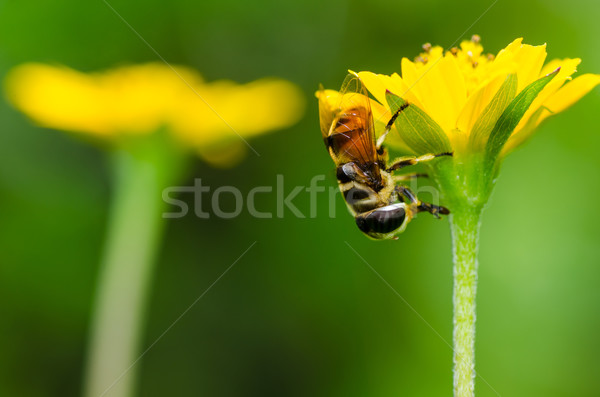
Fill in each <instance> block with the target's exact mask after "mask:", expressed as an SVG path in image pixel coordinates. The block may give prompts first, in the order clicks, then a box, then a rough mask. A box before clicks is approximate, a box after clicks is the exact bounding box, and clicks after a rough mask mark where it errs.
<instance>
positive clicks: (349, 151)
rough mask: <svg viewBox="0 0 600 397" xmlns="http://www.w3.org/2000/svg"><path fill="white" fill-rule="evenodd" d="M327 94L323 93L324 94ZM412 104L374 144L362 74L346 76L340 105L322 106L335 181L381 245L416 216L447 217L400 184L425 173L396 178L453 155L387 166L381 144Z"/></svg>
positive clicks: (444, 210)
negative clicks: (408, 169)
mask: <svg viewBox="0 0 600 397" xmlns="http://www.w3.org/2000/svg"><path fill="white" fill-rule="evenodd" d="M320 95H324V91H323V90H321V91H320ZM407 106H410V105H409V104H407V105H404V106H403V107H401V108H400V109H398V111H397V112H396V113H395V114H394V115H393V116H392V117H391V119H390V120H389V122H388V123H387V125H386V127H385V131H384V132H383V134H382V135H381V137H380V138H379V140H377V141H376V139H375V128H374V123H373V113H372V111H371V104H370V99H369V96H368V93H367V90H366V88H365V87H364V85H363V84H362V82H361V81H360V79H359V77H358V75H356V74H355V73H352V72H351V74H349V75H348V77H347V78H346V80H345V81H344V84H343V85H342V89H341V90H340V104H339V106H338V107H337V108H334V109H331V108H330V107H328V106H326V105H325V104H324V103H321V101H320V104H319V113H320V119H321V132H322V134H323V139H324V141H325V146H326V148H327V150H328V151H329V154H330V156H331V158H332V159H333V161H334V163H335V165H336V177H337V180H338V184H339V187H340V190H341V192H342V195H343V196H344V200H345V201H346V204H347V206H348V209H349V210H350V213H352V215H353V216H354V218H355V219H356V225H357V226H358V228H359V229H360V230H361V231H362V232H363V233H365V234H366V235H367V236H368V237H370V238H372V239H377V240H387V239H398V237H397V234H399V233H402V232H403V231H404V230H405V229H406V226H407V225H408V223H409V222H410V220H411V219H412V218H413V217H414V216H415V214H417V213H418V212H422V211H426V212H429V213H431V214H432V215H433V216H435V217H436V218H439V217H440V216H439V215H440V214H444V215H447V214H449V213H450V211H449V210H448V209H447V208H444V207H441V206H437V205H433V204H429V203H425V202H422V201H420V200H419V199H418V198H417V196H416V195H415V194H414V193H413V192H412V191H411V190H409V189H408V188H407V187H406V186H403V185H402V184H400V182H402V181H406V180H409V179H411V178H416V177H419V176H425V175H424V174H408V175H394V174H393V173H394V171H397V170H400V169H402V168H404V167H407V166H410V165H414V164H417V163H419V162H425V161H430V160H433V159H435V158H436V157H440V156H451V155H452V153H440V154H425V155H423V156H419V157H416V156H405V157H400V158H398V159H396V160H394V161H393V162H392V163H391V164H390V165H388V163H387V160H388V153H387V150H386V149H385V147H384V146H383V142H384V140H385V137H386V136H387V134H388V133H389V132H390V130H391V128H392V126H393V125H394V121H395V120H396V118H397V117H398V115H399V114H400V112H402V111H403V110H404V109H406V107H407Z"/></svg>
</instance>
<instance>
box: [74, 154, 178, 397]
mask: <svg viewBox="0 0 600 397" xmlns="http://www.w3.org/2000/svg"><path fill="white" fill-rule="evenodd" d="M165 154H168V149H161V148H160V145H156V144H152V143H150V144H147V145H144V146H141V145H140V146H135V147H134V148H133V150H132V148H131V147H128V149H127V150H125V149H122V150H119V151H117V152H116V153H114V158H113V160H114V170H115V175H114V177H115V181H114V182H115V184H114V186H113V188H114V190H113V197H112V203H111V210H110V213H109V221H108V229H107V239H106V243H105V248H104V253H103V256H102V258H101V264H100V275H99V278H98V284H97V290H96V296H95V302H94V310H93V313H92V322H91V329H90V339H89V346H88V357H87V358H88V361H87V367H86V373H85V382H84V396H86V397H101V396H111V397H130V396H132V395H134V394H135V390H134V389H135V367H134V363H135V362H136V360H137V359H138V355H139V353H140V352H139V345H140V336H141V334H142V330H143V326H144V319H145V309H146V306H147V301H148V295H149V290H150V285H151V282H152V275H153V271H154V265H155V256H156V253H157V251H158V248H159V245H160V240H161V237H162V229H163V227H162V226H163V219H162V211H163V206H164V203H163V200H162V189H163V188H164V187H165V185H166V183H167V182H168V181H170V180H171V178H169V177H170V176H171V175H170V171H172V170H173V169H171V168H170V166H169V165H168V163H167V162H166V161H165V160H166V159H167V158H168V157H167V156H165Z"/></svg>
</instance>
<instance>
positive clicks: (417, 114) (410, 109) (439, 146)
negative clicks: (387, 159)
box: [385, 91, 452, 154]
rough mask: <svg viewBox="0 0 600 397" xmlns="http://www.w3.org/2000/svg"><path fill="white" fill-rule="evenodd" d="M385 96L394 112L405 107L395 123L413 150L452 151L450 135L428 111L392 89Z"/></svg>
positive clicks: (422, 152)
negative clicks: (392, 91)
mask: <svg viewBox="0 0 600 397" xmlns="http://www.w3.org/2000/svg"><path fill="white" fill-rule="evenodd" d="M385 97H386V100H387V103H388V105H389V107H390V110H391V111H392V114H395V113H396V112H397V111H398V109H400V108H404V109H403V110H402V111H401V112H400V113H399V114H398V117H397V118H396V121H395V122H394V125H395V126H396V129H397V130H398V133H399V134H400V137H401V138H402V140H403V141H404V142H405V143H406V145H407V146H408V147H409V148H410V149H411V150H412V151H414V152H415V153H416V154H425V153H434V154H437V153H446V152H451V151H452V146H451V145H450V141H449V140H448V136H447V135H446V133H445V132H444V130H443V129H442V127H440V126H439V125H438V124H437V123H436V122H435V121H434V120H433V119H432V118H431V117H429V115H428V114H427V113H425V112H424V111H423V110H421V109H419V108H418V107H417V105H415V104H413V103H408V102H407V101H405V100H404V99H402V98H400V97H399V96H397V95H394V94H392V93H391V92H390V91H388V92H386V94H385Z"/></svg>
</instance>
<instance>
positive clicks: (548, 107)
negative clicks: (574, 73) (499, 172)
mask: <svg viewBox="0 0 600 397" xmlns="http://www.w3.org/2000/svg"><path fill="white" fill-rule="evenodd" d="M555 78H556V77H555ZM598 84H600V75H597V74H584V75H581V76H579V77H577V78H576V79H574V80H573V81H571V82H569V83H567V84H565V85H564V86H562V87H561V88H560V89H559V90H557V91H556V92H555V93H554V94H553V95H552V96H550V97H549V98H547V99H546V100H545V101H544V104H543V105H542V107H538V109H536V111H535V112H534V113H533V114H532V117H534V118H535V116H536V114H537V113H538V112H539V115H538V117H537V119H531V122H529V120H528V122H527V123H525V124H523V125H521V123H520V124H519V126H518V127H517V128H516V129H515V132H514V133H513V134H512V136H511V137H510V139H509V140H508V142H507V143H506V147H505V151H506V152H508V151H510V150H512V149H514V148H515V147H517V146H519V145H520V144H521V143H523V142H525V141H526V140H527V139H529V137H530V136H531V135H532V134H533V133H534V132H535V129H536V128H535V127H536V126H537V125H539V124H540V123H541V122H542V121H543V120H544V119H546V118H548V117H550V116H552V115H555V114H556V113H559V112H562V111H563V110H565V109H566V108H568V107H569V106H571V105H573V104H574V103H575V102H577V101H578V100H579V99H581V98H582V97H583V96H584V95H585V94H587V93H588V92H590V91H591V90H592V89H593V88H594V87H596V86H597V85H598ZM533 122H535V124H534V123H533Z"/></svg>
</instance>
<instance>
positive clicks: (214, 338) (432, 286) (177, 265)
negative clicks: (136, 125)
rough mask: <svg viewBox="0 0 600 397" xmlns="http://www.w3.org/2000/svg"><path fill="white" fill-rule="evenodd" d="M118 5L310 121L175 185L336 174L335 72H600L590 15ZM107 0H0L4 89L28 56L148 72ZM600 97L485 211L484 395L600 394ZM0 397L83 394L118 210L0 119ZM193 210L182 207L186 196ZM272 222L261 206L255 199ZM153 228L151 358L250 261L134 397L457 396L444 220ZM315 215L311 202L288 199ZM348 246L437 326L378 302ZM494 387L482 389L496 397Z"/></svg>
mask: <svg viewBox="0 0 600 397" xmlns="http://www.w3.org/2000/svg"><path fill="white" fill-rule="evenodd" d="M110 4H111V5H112V6H113V7H114V9H115V10H117V11H118V12H119V13H120V14H121V15H122V16H123V18H124V19H125V20H127V21H128V22H129V23H130V24H131V25H132V26H133V27H134V28H135V29H136V30H137V31H138V32H139V33H140V34H141V36H143V37H144V39H145V40H147V41H148V42H149V43H150V44H151V45H152V46H153V47H154V48H155V49H156V50H157V51H158V52H159V53H160V54H161V55H162V56H163V57H164V58H165V59H166V60H168V61H169V62H171V63H174V64H185V65H190V66H192V67H195V68H197V69H198V70H200V71H201V72H202V73H203V75H204V76H205V78H206V79H207V80H214V79H220V78H228V79H233V80H236V81H238V82H247V81H250V80H254V79H256V78H259V77H262V76H266V75H273V76H279V77H283V78H287V79H289V80H291V81H293V82H296V83H297V84H299V85H300V86H301V87H302V88H303V90H304V91H305V93H306V96H307V98H308V103H309V106H308V108H307V114H306V116H305V117H304V119H303V120H302V121H301V122H300V123H299V124H298V125H296V126H295V127H293V128H291V129H289V130H287V131H281V132H278V133H275V134H272V135H265V136H262V137H260V138H258V139H254V140H252V145H253V146H254V147H255V148H256V150H257V151H258V152H259V153H260V154H261V156H260V157H257V156H254V155H252V154H250V155H249V157H248V158H247V159H246V161H244V162H243V163H242V164H241V165H240V166H237V167H236V168H234V169H232V170H216V169H211V168H209V167H208V166H206V165H205V164H203V163H201V162H200V161H198V162H197V163H195V164H194V167H193V170H192V172H190V173H189V177H188V180H186V181H185V183H187V184H192V183H193V182H192V181H193V178H194V177H196V178H202V181H203V184H205V185H209V186H211V187H213V190H214V188H216V187H218V186H222V185H232V186H236V187H238V188H239V189H240V190H241V191H242V192H244V193H245V192H248V191H249V190H250V189H252V188H253V187H255V186H258V185H274V184H275V180H276V175H277V174H282V175H284V177H285V191H286V192H289V191H291V190H292V188H293V187H294V186H296V185H305V186H306V185H308V184H309V182H310V180H311V178H312V177H313V176H314V175H317V174H322V173H325V174H327V175H328V179H327V182H326V184H327V185H328V186H335V179H334V174H333V171H332V168H333V163H332V162H331V160H330V159H329V157H328V155H327V153H326V151H325V149H324V147H323V144H322V142H321V137H320V133H319V128H318V114H317V106H316V100H314V96H313V95H314V94H313V93H314V91H315V89H316V88H317V85H318V84H319V83H323V84H324V85H325V86H326V87H330V88H337V87H339V85H340V83H341V81H342V80H343V78H344V75H345V71H346V69H348V68H352V69H354V70H371V71H376V72H379V73H391V72H394V71H398V70H399V62H400V59H401V57H402V56H409V57H413V56H415V55H416V54H417V52H418V51H419V49H420V46H421V44H423V43H424V42H432V43H434V44H440V45H442V46H444V47H447V46H449V45H451V44H453V43H454V42H455V41H457V40H460V39H468V38H469V37H471V35H472V34H474V33H477V34H479V35H481V37H482V43H483V45H484V47H485V49H486V51H489V52H493V53H496V52H497V51H498V50H499V49H501V48H502V47H504V46H505V45H506V44H508V43H509V42H510V41H512V40H513V39H514V38H516V37H520V36H523V37H525V41H526V42H527V43H530V44H542V43H544V42H547V43H548V51H549V58H555V57H559V58H562V57H581V58H582V59H583V63H582V65H581V66H580V67H579V71H580V73H581V72H600V45H599V44H598V37H600V23H598V20H599V18H600V6H599V5H598V3H597V2H596V1H592V0H571V1H569V2H564V1H560V0H544V1H541V0H540V1H523V0H501V1H498V2H497V3H496V4H495V5H494V6H493V7H492V8H491V9H490V10H489V11H488V12H487V14H485V15H484V16H483V17H482V18H481V19H480V20H479V21H478V22H477V23H475V24H474V25H473V26H472V27H470V28H469V26H471V24H473V22H474V21H475V20H476V19H477V18H478V17H479V16H480V15H481V14H482V13H483V12H484V11H485V10H486V9H487V8H488V7H489V6H490V5H491V4H492V3H491V2H487V1H483V2H481V1H465V2H459V3H457V2H447V1H442V0H425V1H420V2H416V1H410V2H407V1H400V2H386V1H383V0H378V1H371V2H369V3H368V4H367V3H360V2H357V1H329V0H311V1H304V2H297V3H292V2H285V3H284V2H280V1H274V0H273V1H254V2H242V1H236V0H205V1H202V2H199V1H193V0H177V1H171V2H161V1H156V0H152V1H146V2H143V3H140V2H134V1H124V0H111V1H110ZM156 60H157V58H156V55H155V54H154V53H153V52H152V51H151V50H150V49H149V48H148V47H147V46H146V45H144V43H143V42H142V41H140V39H139V38H138V37H136V35H135V34H134V33H133V32H132V31H131V30H129V28H128V27H127V26H126V25H125V24H124V23H123V22H122V21H121V20H120V19H119V18H118V17H117V16H116V15H115V14H114V13H113V12H112V11H111V9H110V8H109V7H108V6H107V5H106V4H104V2H102V1H91V2H82V1H76V0H68V1H67V0H65V1H49V0H44V1H40V0H38V1H16V0H15V1H1V2H0V75H1V76H4V75H5V74H6V72H7V71H8V70H9V69H10V68H11V67H13V66H15V65H17V64H19V63H23V62H27V61H41V62H48V63H60V64H66V65H68V66H71V67H73V68H76V69H79V70H83V71H93V70H99V69H105V68H108V67H112V66H115V65H121V64H128V63H138V62H147V61H156ZM599 107H600V90H598V89H596V90H594V91H593V92H592V93H591V94H589V95H588V96H587V97H585V98H584V99H583V100H582V101H581V103H579V104H578V105H576V106H575V107H574V108H572V109H570V110H568V111H567V112H565V113H564V114H561V115H559V116H557V117H556V118H551V119H550V120H548V121H547V122H546V123H545V124H543V126H542V127H541V128H540V130H539V132H538V134H537V135H536V136H535V137H534V139H533V140H532V141H531V142H530V143H529V144H527V145H526V146H525V147H524V148H523V149H520V150H518V151H517V152H515V153H514V154H512V155H511V156H510V157H509V158H508V159H507V161H506V162H505V163H504V167H503V170H502V172H501V178H500V180H499V183H498V185H497V188H496V191H495V193H494V196H493V198H492V200H491V203H490V205H489V207H488V209H487V211H486V213H485V216H484V223H483V228H482V241H481V246H480V248H481V255H480V278H479V279H480V283H479V291H478V307H477V309H478V319H477V321H478V323H477V326H478V328H477V365H478V372H479V373H480V374H481V375H482V376H483V378H485V380H486V381H487V383H488V384H489V385H488V384H486V382H484V381H482V380H481V379H480V378H479V379H478V381H477V392H478V393H477V394H478V396H482V397H483V396H496V395H498V394H499V395H502V396H598V395H600V376H599V375H600V364H599V361H598V356H599V355H600V338H598V334H599V332H600V288H598V285H600V266H599V265H600V260H599V259H600V255H599V253H600V250H599V247H598V240H599V231H598V224H599V221H600V214H599V213H598V211H597V209H596V200H597V197H598V195H599V194H600V181H599V178H598V175H599V172H600V156H599V155H598V148H599V147H600V134H598V124H599V123H600V118H599V115H598V109H599ZM0 120H1V123H2V131H1V133H0V260H1V262H0V316H1V320H0V329H1V331H0V395H3V396H36V397H37V396H77V395H79V394H80V390H81V382H82V372H83V370H82V365H83V363H84V354H85V343H86V332H87V331H88V325H89V316H90V311H91V302H92V296H93V291H94V288H95V279H96V276H97V274H98V257H99V254H100V252H101V249H102V244H103V238H104V233H105V227H106V216H107V211H108V206H109V204H110V203H109V194H110V183H109V182H110V181H109V179H110V178H109V172H108V167H107V158H106V156H105V153H103V152H101V151H100V150H98V149H96V148H94V147H91V146H89V145H87V144H85V143H82V142H81V141H78V140H77V139H74V138H73V137H71V136H68V135H66V134H63V133H60V132H56V131H53V130H46V129H42V128H37V127H35V126H33V125H32V124H31V123H30V122H29V121H28V120H27V119H26V118H25V117H24V116H23V115H21V114H20V113H18V112H17V111H15V110H14V109H12V108H10V107H9V106H8V105H7V104H6V101H3V102H2V104H1V105H0ZM182 197H183V199H185V200H186V201H188V202H189V203H190V204H191V202H192V197H191V196H189V195H187V196H186V195H184V196H182ZM258 197H259V199H258V201H257V202H258V204H257V207H258V209H259V210H263V211H269V210H270V211H272V210H273V209H274V207H275V205H276V197H275V194H272V195H268V194H264V195H259V196H258ZM320 200H321V201H320V202H319V216H318V217H317V218H316V219H310V218H306V219H299V218H297V217H295V216H293V214H291V213H290V212H289V211H288V212H286V214H285V217H284V218H283V219H278V218H274V219H254V218H252V217H251V216H250V215H248V213H247V211H244V212H243V213H242V215H241V216H240V217H237V218H235V219H228V220H226V219H218V218H216V217H213V218H211V219H209V220H202V219H198V218H196V217H194V216H188V217H185V218H182V219H174V220H169V221H168V222H167V230H166V239H165V241H164V246H163V248H162V251H161V255H160V260H159V264H158V270H157V275H156V280H155V283H154V286H153V292H152V298H151V303H150V309H149V312H148V313H149V314H148V317H149V318H148V324H147V327H146V335H145V339H144V343H143V345H144V346H148V345H150V344H151V343H152V342H153V341H154V340H155V339H156V338H157V337H158V336H159V335H160V334H161V333H162V332H163V331H164V330H165V329H166V328H167V327H168V326H169V325H170V324H171V323H172V322H173V321H174V320H175V319H176V318H177V317H178V316H179V315H180V314H181V313H182V312H183V311H184V310H185V309H186V308H187V307H188V306H189V305H190V304H191V303H192V302H193V301H194V300H195V299H196V298H197V297H198V296H199V295H200V294H201V293H202V292H204V291H205V290H206V288H208V287H209V286H210V285H211V284H212V283H213V282H214V280H215V279H217V277H219V276H220V275H221V274H222V272H223V271H224V270H225V269H226V268H227V267H228V266H229V265H231V263H232V262H233V261H234V260H236V258H238V257H239V256H240V255H241V254H242V253H243V252H244V251H245V250H246V249H247V248H248V246H250V244H252V242H254V241H257V244H256V245H255V246H254V247H253V248H252V249H251V250H250V251H249V252H248V253H247V254H246V255H245V256H244V257H243V258H242V259H241V260H240V261H239V262H238V263H237V264H236V265H235V266H234V267H233V268H232V269H231V271H230V272H229V273H227V274H226V275H225V276H224V277H223V278H222V279H221V280H220V281H219V282H218V283H217V284H216V285H215V286H214V287H213V288H212V289H211V290H210V291H209V292H208V293H207V294H206V295H205V296H204V297H203V298H202V299H201V300H200V301H199V302H198V303H197V304H196V305H195V306H194V307H193V308H192V309H191V310H190V311H189V312H188V313H187V314H186V315H185V316H184V317H183V318H182V319H181V320H180V321H179V322H178V323H177V324H176V325H175V326H174V327H173V328H172V329H171V330H170V331H169V332H168V333H167V334H166V335H165V336H164V337H163V338H162V339H161V340H160V341H159V342H158V343H157V344H156V345H155V346H154V347H153V348H152V349H151V350H150V351H149V352H148V354H147V355H146V356H145V357H144V359H143V360H142V361H141V362H140V363H138V365H139V370H140V373H139V375H140V389H139V391H140V395H143V396H164V395H177V396H195V395H204V396H449V395H451V393H452V374H451V367H452V351H451V349H450V348H449V347H448V345H446V343H445V342H444V341H443V340H442V339H441V338H440V336H438V335H437V334H436V332H437V333H439V335H441V337H443V338H444V339H445V340H447V341H451V339H452V336H451V333H452V328H451V327H452V302H451V293H452V269H451V266H452V265H451V255H450V248H451V247H450V234H449V229H448V225H447V220H444V221H436V220H434V219H431V217H426V216H422V217H420V218H419V219H418V221H415V222H413V223H411V225H410V227H409V228H408V230H407V231H406V233H405V234H404V235H402V236H401V238H400V240H398V241H396V242H373V241H370V240H368V239H366V238H365V237H363V236H362V235H361V233H360V232H359V231H358V230H357V229H356V227H355V226H354V222H353V219H352V218H351V217H350V216H349V215H347V213H346V209H345V206H344V203H343V202H342V200H341V197H338V200H337V202H336V205H337V207H336V209H337V217H336V218H334V219H330V218H329V217H328V216H327V212H326V209H327V202H326V201H327V199H326V198H325V196H320ZM294 203H296V204H297V206H298V207H299V208H300V210H301V211H303V212H304V213H306V214H308V206H309V196H308V194H304V193H303V194H300V195H299V196H298V198H297V199H296V200H295V201H294ZM346 241H347V242H348V243H349V244H350V245H351V246H352V247H353V248H354V249H356V251H357V252H358V253H359V254H360V255H361V256H362V257H364V259H365V260H366V261H367V262H368V263H369V264H370V265H371V266H373V268H374V269H376V270H377V272H379V273H380V274H381V276H382V277H383V278H385V280H387V282H389V284H390V285H392V286H393V288H394V289H395V290H396V291H398V293H399V294H400V295H401V296H402V297H403V298H404V299H405V300H406V301H407V302H408V303H409V304H410V305H412V307H414V309H415V310H416V311H417V312H418V313H419V314H420V315H421V316H422V317H423V318H424V319H426V321H427V322H429V324H430V325H431V327H432V328H433V329H434V330H435V331H433V330H432V329H431V328H430V327H429V326H428V325H427V324H425V323H424V321H423V320H422V319H421V318H419V316H417V315H416V314H415V313H414V312H413V311H411V309H410V308H409V307H408V306H407V305H406V304H405V303H404V302H403V301H402V300H401V299H400V298H399V297H398V296H396V295H395V294H394V292H393V291H392V290H391V289H390V288H388V286H386V285H385V284H384V283H383V282H382V281H381V280H380V279H379V278H378V277H377V276H376V275H375V274H374V273H373V272H372V271H371V270H370V269H369V267H368V266H367V265H366V264H365V263H364V262H363V261H362V260H361V259H360V258H359V257H358V256H357V255H356V254H355V253H354V252H353V251H352V250H351V249H350V248H349V247H348V245H347V244H346V243H345V242H346ZM494 390H495V391H496V392H497V393H496V392H495V391H494Z"/></svg>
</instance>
